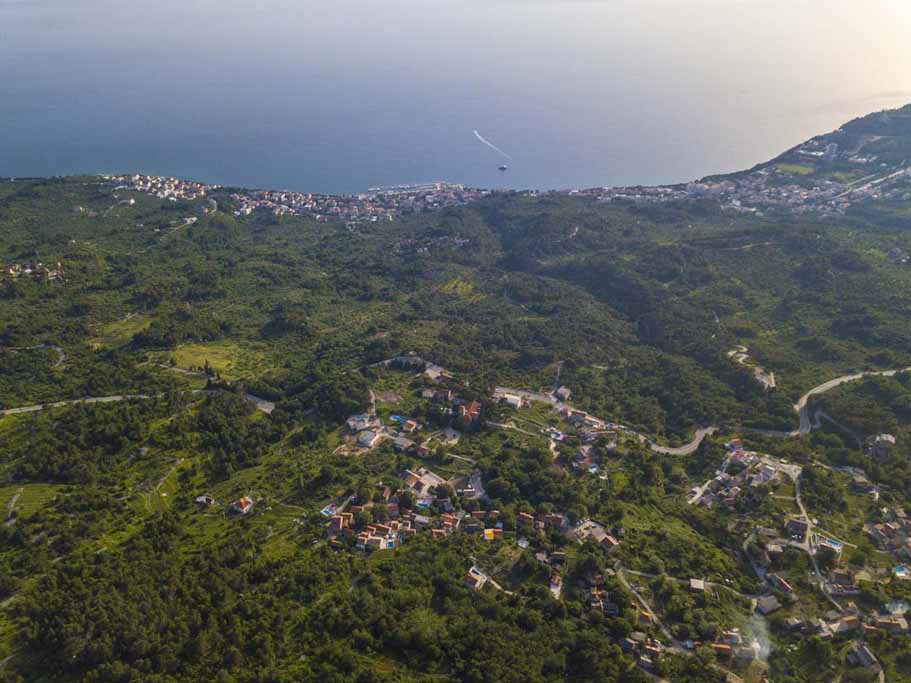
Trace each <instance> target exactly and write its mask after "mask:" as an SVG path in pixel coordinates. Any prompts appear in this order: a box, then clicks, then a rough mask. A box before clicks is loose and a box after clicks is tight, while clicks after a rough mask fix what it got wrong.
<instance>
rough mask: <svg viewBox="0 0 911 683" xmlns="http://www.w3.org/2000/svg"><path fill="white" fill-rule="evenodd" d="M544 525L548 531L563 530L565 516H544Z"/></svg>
mask: <svg viewBox="0 0 911 683" xmlns="http://www.w3.org/2000/svg"><path fill="white" fill-rule="evenodd" d="M544 525H545V526H546V527H547V528H548V529H561V528H563V515H557V514H554V515H545V516H544Z"/></svg>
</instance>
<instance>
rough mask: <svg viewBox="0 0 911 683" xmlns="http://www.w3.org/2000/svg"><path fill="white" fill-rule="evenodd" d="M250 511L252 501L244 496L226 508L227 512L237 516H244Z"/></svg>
mask: <svg viewBox="0 0 911 683" xmlns="http://www.w3.org/2000/svg"><path fill="white" fill-rule="evenodd" d="M252 509H253V500H252V499H251V498H247V497H246V496H244V497H243V498H240V499H238V500H235V501H234V502H233V503H231V505H230V507H229V508H228V511H229V512H233V513H235V514H238V515H245V514H247V513H248V512H250V510H252Z"/></svg>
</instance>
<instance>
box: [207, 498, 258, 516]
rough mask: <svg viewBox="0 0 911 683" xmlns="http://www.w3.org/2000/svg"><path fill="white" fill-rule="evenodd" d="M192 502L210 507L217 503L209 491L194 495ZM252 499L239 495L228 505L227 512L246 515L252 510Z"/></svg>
mask: <svg viewBox="0 0 911 683" xmlns="http://www.w3.org/2000/svg"><path fill="white" fill-rule="evenodd" d="M194 502H195V503H196V504H197V505H201V506H203V507H212V506H213V505H215V504H216V503H217V501H216V500H215V497H214V496H213V495H211V494H209V493H204V494H202V495H199V496H196V498H195V500H194ZM254 504H255V503H254V501H253V499H252V498H250V497H249V496H241V497H240V498H238V499H237V500H235V501H233V502H231V503H230V504H229V505H228V508H227V511H226V512H227V513H228V514H229V515H246V514H249V513H250V512H252V511H253V506H254Z"/></svg>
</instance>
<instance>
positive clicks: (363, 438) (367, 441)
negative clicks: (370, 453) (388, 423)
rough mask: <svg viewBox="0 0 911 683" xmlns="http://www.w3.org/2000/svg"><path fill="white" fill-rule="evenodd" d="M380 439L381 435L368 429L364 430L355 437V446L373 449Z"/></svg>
mask: <svg viewBox="0 0 911 683" xmlns="http://www.w3.org/2000/svg"><path fill="white" fill-rule="evenodd" d="M382 438H383V435H382V434H378V433H377V432H374V431H372V430H370V429H365V430H364V431H362V432H361V433H360V434H358V435H357V445H358V446H360V447H361V448H373V447H374V446H376V444H377V443H379V441H380V439H382Z"/></svg>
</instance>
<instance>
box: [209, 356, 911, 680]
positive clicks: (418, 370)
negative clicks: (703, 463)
mask: <svg viewBox="0 0 911 683" xmlns="http://www.w3.org/2000/svg"><path fill="white" fill-rule="evenodd" d="M377 366H378V367H382V368H387V369H390V370H392V371H394V372H397V371H404V372H407V373H411V374H412V376H413V377H415V378H418V383H419V384H423V385H425V386H424V388H421V389H417V390H415V391H416V394H415V399H416V400H419V401H420V402H423V403H426V405H427V408H428V410H429V411H430V414H432V415H433V416H434V417H433V420H432V423H430V422H428V421H427V418H426V417H425V418H424V419H423V420H422V419H419V418H416V417H412V416H409V415H408V414H396V413H393V414H389V415H386V417H385V418H384V417H381V416H380V415H379V414H378V413H377V411H376V408H375V406H376V403H377V402H378V401H396V400H397V399H399V398H401V397H400V396H398V395H396V394H395V393H394V392H390V391H378V392H374V391H371V401H372V404H373V409H372V410H371V411H369V412H366V413H363V414H356V415H352V416H350V417H349V418H348V419H347V420H346V421H345V423H344V425H343V426H342V428H341V431H340V434H341V439H342V442H341V443H340V445H339V446H338V447H337V448H336V449H335V455H336V456H339V457H346V458H350V457H363V456H364V455H365V454H367V453H371V452H373V451H374V450H376V449H379V448H381V447H389V448H390V452H392V453H395V454H399V455H404V456H408V457H413V458H416V459H417V463H420V462H421V461H423V462H424V463H425V464H415V465H412V466H409V467H406V468H404V469H402V470H401V471H399V472H398V474H397V475H396V476H395V477H394V478H391V479H383V480H382V481H379V482H377V484H376V487H375V489H373V490H370V491H368V492H355V493H352V494H349V495H347V496H345V497H344V498H343V499H341V500H337V501H330V502H329V503H327V504H326V505H325V506H324V507H323V509H322V510H321V516H322V517H323V519H324V520H325V522H324V534H325V536H324V538H325V542H326V543H327V544H328V545H329V547H330V548H333V549H335V550H336V551H346V550H350V551H356V552H357V551H359V552H365V553H372V552H393V551H396V550H397V549H398V548H400V547H401V546H402V545H403V544H406V543H408V541H409V540H410V539H412V538H414V537H416V536H418V535H426V537H427V538H429V539H431V540H434V541H442V540H444V539H446V538H448V537H450V536H453V535H456V534H459V535H467V536H469V537H473V538H475V539H477V541H478V542H480V543H481V544H482V545H485V546H488V547H491V548H493V547H502V548H504V551H505V549H506V548H514V549H515V552H517V553H522V552H528V553H533V555H534V559H535V562H537V563H539V565H540V566H542V567H544V568H546V573H545V575H546V576H548V577H549V579H548V580H547V582H546V585H547V589H548V591H549V592H550V594H551V596H552V597H553V599H555V600H561V599H563V596H564V594H565V593H566V590H567V588H569V589H570V590H571V592H572V593H573V595H580V594H582V595H585V596H587V597H586V598H585V605H586V609H587V610H588V611H589V612H592V613H598V614H601V615H603V616H604V617H605V618H617V617H620V616H623V617H625V618H628V619H630V620H631V621H632V622H633V623H635V625H636V628H637V629H638V630H635V631H633V632H632V633H630V634H629V635H628V636H627V637H625V638H623V639H621V640H620V641H618V644H619V645H620V646H621V648H622V649H623V650H624V652H627V653H628V654H631V655H633V656H634V657H635V658H636V661H637V663H638V664H639V665H640V666H641V667H642V668H643V669H645V670H646V671H650V672H654V671H655V670H656V662H657V661H658V659H659V658H660V657H661V656H662V654H664V653H673V654H677V655H682V656H688V655H692V654H694V653H695V652H696V651H697V650H700V649H703V650H704V649H705V648H708V649H709V650H711V652H712V653H713V655H714V657H715V662H716V664H715V666H719V667H722V668H723V669H724V670H725V671H727V673H728V674H729V680H731V681H737V680H739V677H738V675H737V674H736V673H735V671H736V670H742V669H744V668H745V667H747V666H748V665H749V664H750V662H755V661H758V660H759V659H760V658H761V657H762V656H763V655H762V654H761V652H762V650H763V648H767V644H765V643H764V642H761V641H763V638H764V636H761V634H759V633H757V632H755V629H754V627H752V626H750V625H749V622H746V621H738V620H737V619H733V620H732V621H731V622H730V623H728V624H726V625H725V627H724V628H723V629H721V630H720V631H719V632H718V633H717V634H716V636H715V637H714V639H713V640H710V641H704V640H701V639H699V638H685V639H681V638H677V637H675V636H674V635H673V633H672V631H673V630H675V629H676V627H673V626H671V625H670V623H669V622H667V621H666V620H667V618H668V617H667V615H662V611H661V610H660V609H656V608H655V607H654V606H653V604H652V603H651V602H650V600H651V598H650V597H649V591H648V589H647V588H646V587H644V586H642V585H638V587H637V583H638V582H639V581H641V580H642V579H643V578H648V577H649V576H650V575H648V574H642V573H641V572H636V571H633V570H632V569H631V568H629V567H628V566H626V564H625V562H626V560H625V556H624V552H623V548H624V542H623V538H624V534H625V529H624V528H623V527H622V526H618V525H611V524H607V523H605V522H602V521H598V520H594V519H590V518H579V519H576V518H573V517H572V515H570V514H568V513H566V512H564V511H556V510H555V511H552V512H541V511H535V510H532V509H525V510H522V509H520V510H518V511H516V512H515V514H514V516H513V515H506V516H504V515H503V513H502V512H501V511H500V510H497V509H496V508H495V507H494V506H493V505H492V501H491V499H490V498H489V497H488V495H487V492H486V491H485V482H484V481H483V477H482V472H481V470H480V469H478V468H477V467H474V465H473V463H470V462H467V463H464V464H465V465H466V468H465V470H464V471H463V472H462V473H461V474H456V475H450V476H447V475H443V474H440V473H439V472H435V471H434V469H435V466H434V465H433V464H432V462H436V461H438V460H439V458H438V457H437V456H438V455H439V454H438V452H437V448H438V445H449V446H451V445H454V444H458V443H460V441H461V440H463V439H466V438H467V439H470V438H472V437H473V435H474V434H476V433H479V432H483V431H484V430H490V429H493V430H516V429H518V430H519V431H520V432H521V431H522V429H521V428H519V427H517V426H516V424H515V422H514V420H509V421H508V422H505V423H504V422H495V421H493V420H490V419H485V416H484V415H483V412H484V407H483V404H482V402H481V401H478V400H468V399H465V398H463V397H462V396H461V393H462V389H463V388H462V386H461V384H460V382H459V381H458V380H457V379H456V378H455V377H454V375H453V373H451V372H449V371H448V370H446V369H445V368H442V367H440V366H438V365H435V364H434V363H432V362H428V361H425V360H424V359H422V358H420V357H418V356H413V355H411V356H399V357H396V358H392V359H390V360H388V361H384V362H382V363H380V364H377ZM426 385H429V386H426ZM492 398H493V400H494V402H495V404H497V405H500V406H502V407H503V409H505V410H506V412H507V414H509V413H510V411H512V414H514V415H516V416H518V415H519V414H521V412H522V411H525V410H529V409H531V408H532V406H534V405H538V406H542V407H543V408H544V409H545V410H548V411H552V412H553V414H555V415H556V416H558V419H559V420H560V421H561V422H562V426H560V427H559V428H557V427H554V426H548V427H546V428H542V429H540V431H539V436H540V438H542V439H546V440H547V441H548V442H549V443H550V444H551V448H552V451H553V452H554V462H555V464H558V465H559V466H561V467H566V468H567V469H568V471H569V472H570V473H574V474H575V476H588V475H595V476H603V474H601V467H602V466H603V464H604V459H605V458H610V457H612V454H613V453H614V452H615V451H616V449H617V448H619V447H622V445H623V444H624V443H633V444H638V445H640V446H641V445H642V444H643V443H650V442H648V441H645V442H643V438H644V437H643V436H642V435H641V434H639V433H638V432H636V431H635V430H633V429H631V428H629V427H625V426H624V425H620V424H616V423H613V422H610V421H608V420H604V419H600V418H597V417H595V416H592V415H590V414H588V413H586V412H585V411H581V410H578V409H576V408H574V407H573V406H572V405H571V403H570V400H571V398H572V391H571V390H570V389H569V388H568V387H565V386H557V387H556V388H555V389H554V391H553V392H551V393H547V392H531V391H524V390H516V389H507V388H503V387H498V388H496V389H495V391H494V394H493V397H492ZM500 419H501V420H502V418H500ZM531 433H533V432H529V434H531ZM569 441H571V442H573V443H576V442H577V443H579V444H580V445H579V446H578V447H577V448H575V450H573V451H572V453H573V454H572V456H571V457H567V456H565V455H561V454H560V453H561V451H560V450H559V449H560V448H561V447H562V445H563V444H565V443H566V442H569ZM883 442H885V443H886V444H887V445H888V443H889V440H888V439H880V440H879V443H880V445H879V446H876V447H877V448H885V447H887V445H883ZM871 448H873V446H871ZM725 451H726V455H725V458H724V460H723V462H722V465H721V466H720V467H719V468H718V470H717V471H716V473H715V475H714V476H713V477H712V478H710V479H709V480H707V481H706V482H704V483H703V484H700V485H698V486H694V487H693V488H691V489H690V491H689V494H688V496H687V498H686V500H685V503H686V504H688V505H690V506H692V507H701V508H703V509H706V510H708V511H711V512H713V513H716V512H717V513H724V514H728V515H734V516H735V517H736V518H738V519H740V520H741V522H739V523H738V524H736V525H735V527H734V528H735V530H737V531H738V532H739V533H742V536H741V538H743V541H742V545H743V552H744V556H745V558H746V560H747V561H748V562H749V564H750V565H751V566H752V567H753V571H754V573H755V576H756V577H757V579H758V580H759V581H760V585H761V587H762V588H761V590H760V591H759V592H758V593H755V594H748V595H740V594H737V593H736V591H733V595H735V596H737V599H738V600H740V601H742V602H743V604H744V605H745V606H746V610H747V611H746V614H750V613H755V615H756V617H755V618H761V619H763V620H773V621H774V622H775V624H776V628H777V629H779V630H780V635H781V636H782V637H785V638H788V637H804V636H816V637H818V638H820V639H821V640H823V641H829V640H837V641H838V642H840V643H841V642H844V643H850V647H851V649H850V653H849V655H848V659H847V661H848V663H849V664H850V665H852V666H855V667H859V668H864V669H867V670H868V671H870V672H872V673H874V674H875V673H877V672H880V671H881V666H880V664H879V662H878V660H877V659H876V657H875V655H874V654H873V652H872V650H871V649H870V648H869V647H868V645H867V644H866V640H867V639H868V638H876V637H878V634H881V633H890V634H907V633H909V632H911V630H909V626H908V622H907V620H906V618H905V616H904V610H905V609H906V606H904V605H901V604H898V605H892V606H888V605H880V606H879V607H878V608H874V609H870V608H869V607H864V608H862V607H859V606H858V605H859V604H860V602H861V600H859V598H860V597H861V595H862V592H863V589H862V588H861V586H862V584H863V583H864V582H869V581H871V580H882V577H881V578H880V579H875V578H874V577H873V576H872V575H871V574H870V572H869V571H867V572H864V571H858V570H857V569H853V568H852V567H851V566H850V565H849V564H848V563H847V562H845V561H843V560H842V555H843V552H844V549H845V547H846V546H847V545H851V544H848V543H846V542H844V541H840V540H837V539H836V538H835V537H834V536H833V535H832V534H830V533H828V532H826V531H824V530H823V529H821V528H820V527H819V526H818V525H817V522H816V520H814V519H813V518H812V516H811V515H810V514H809V513H807V511H806V510H805V508H804V506H803V503H802V501H801V498H800V489H799V481H800V477H801V472H802V467H801V466H800V465H798V464H795V463H790V462H788V461H786V460H783V459H781V458H777V457H774V456H771V455H768V454H764V453H757V452H755V451H751V450H749V449H747V448H746V447H745V446H744V443H743V441H742V440H741V439H740V438H733V439H730V440H729V441H728V442H727V443H726V444H725ZM566 452H567V451H566V450H565V449H564V450H563V451H562V453H564V454H565V453H566ZM871 452H872V451H871ZM453 457H461V456H453ZM855 477H856V478H860V477H857V475H855ZM865 495H872V494H871V492H870V490H869V489H866V490H865ZM776 498H790V499H791V500H792V503H793V504H794V505H795V506H796V508H798V509H799V510H801V512H800V514H792V515H789V516H786V518H785V520H784V522H783V525H782V526H781V527H780V528H778V529H775V528H771V527H769V526H766V525H765V523H764V522H765V520H764V519H763V518H761V517H759V518H756V519H755V521H753V522H752V523H750V522H749V521H748V520H749V519H750V510H751V508H752V507H753V506H755V505H757V504H758V502H761V501H762V500H763V499H776ZM200 502H202V501H200ZM252 507H253V501H252V500H250V499H249V498H247V497H244V498H241V499H240V500H238V501H235V502H234V503H232V504H231V505H230V506H229V510H228V511H229V512H230V513H232V514H238V515H245V514H247V513H249V512H250V511H251V510H252ZM884 515H885V519H886V521H884V522H883V523H881V524H875V525H868V527H867V528H865V531H866V532H867V533H868V534H869V535H870V536H871V537H873V538H874V539H875V540H876V542H877V543H878V544H880V545H881V547H882V548H883V549H884V551H886V552H889V553H892V554H893V555H894V557H895V558H896V559H897V560H898V559H911V540H909V538H911V521H909V520H908V518H907V517H906V516H905V513H904V511H903V510H901V509H890V510H888V511H884ZM558 538H559V539H563V540H562V542H561V543H562V544H564V545H561V544H558V545H557V546H554V545H553V542H554V540H555V539H558ZM574 547H575V548H579V549H581V548H583V547H584V548H597V549H598V551H599V552H600V554H601V556H602V557H603V558H604V561H605V562H606V563H607V566H606V568H605V569H604V570H603V572H602V573H592V574H591V575H589V576H587V577H583V578H582V579H579V578H576V579H574V582H573V583H572V584H571V585H570V586H568V584H567V581H568V576H567V574H566V573H565V571H564V569H563V567H564V565H565V564H566V563H567V561H568V554H569V555H572V554H574V552H575V551H572V548H574ZM794 551H797V552H799V553H804V554H805V555H806V557H807V558H808V560H809V561H810V563H811V564H812V567H813V569H812V571H811V575H810V576H809V577H808V578H800V577H797V576H794V575H793V569H789V567H790V566H791V564H789V562H790V561H789V560H786V558H787V557H788V555H787V554H788V553H789V552H794ZM510 552H513V551H510ZM824 556H825V558H824ZM511 562H515V556H513V560H511ZM487 564H489V563H487ZM502 574H503V567H502V566H500V567H490V566H486V564H485V562H482V561H479V560H474V559H473V560H472V562H471V564H469V565H468V566H467V568H466V570H465V573H464V576H463V583H464V585H465V586H467V587H468V588H470V589H472V590H476V591H482V590H483V591H487V590H492V591H502V592H504V593H506V594H510V595H511V594H512V593H511V591H512V590H513V588H511V587H510V586H509V583H508V581H504V578H502ZM907 575H908V572H907V569H906V565H899V566H898V567H897V568H896V569H895V574H894V576H895V579H896V580H900V579H902V578H906V577H907ZM671 580H672V581H675V582H680V584H681V585H682V586H684V587H685V588H686V590H687V591H688V592H689V593H690V594H691V595H692V596H694V598H695V599H697V600H699V601H706V600H708V601H709V602H710V603H711V602H713V601H715V600H717V599H718V598H719V597H722V596H724V595H726V594H729V593H732V589H731V588H730V587H729V586H728V585H726V584H724V583H721V584H718V583H717V582H713V581H710V580H708V579H707V578H705V577H700V576H689V577H676V578H672V579H671ZM808 580H809V584H807V581H808ZM807 585H809V587H810V590H811V591H814V592H815V593H816V595H817V596H822V599H824V600H825V601H828V604H829V608H828V609H820V608H818V607H816V606H815V603H816V601H817V598H814V597H810V598H809V599H807V598H806V597H805V591H806V590H807ZM711 596H714V597H711ZM782 615H784V616H782Z"/></svg>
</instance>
